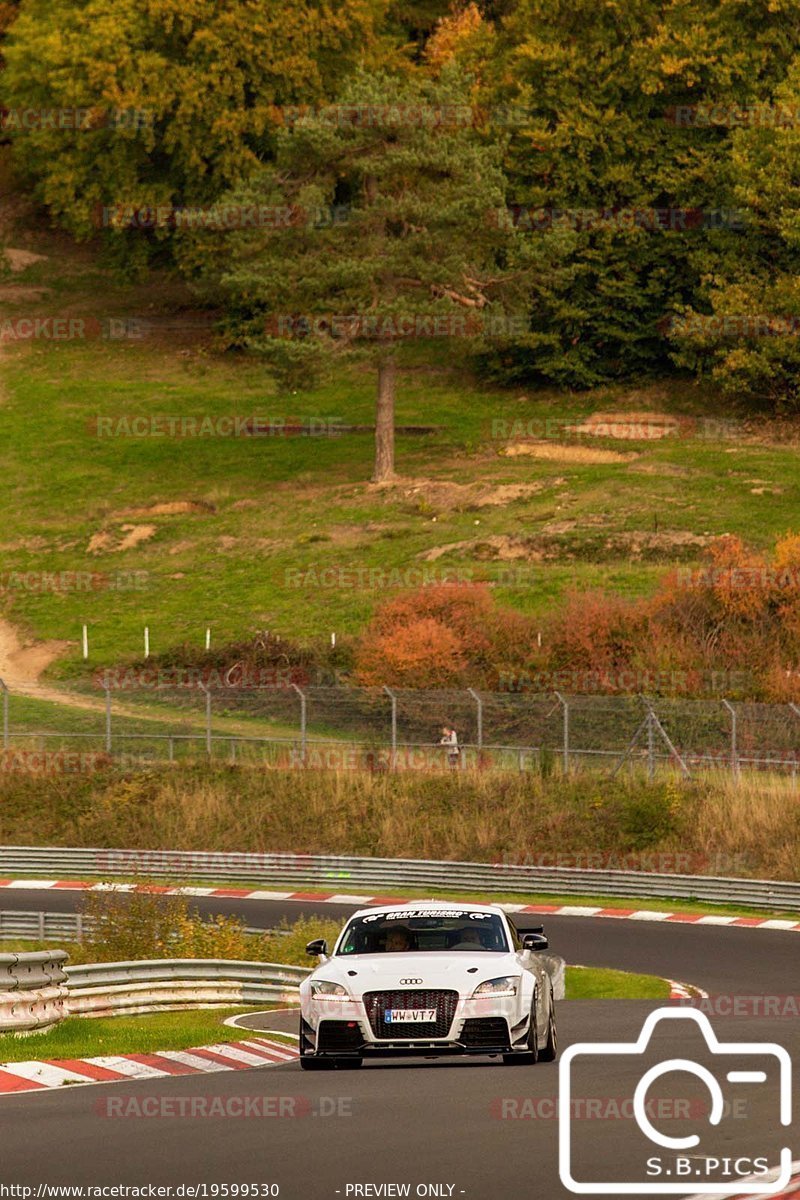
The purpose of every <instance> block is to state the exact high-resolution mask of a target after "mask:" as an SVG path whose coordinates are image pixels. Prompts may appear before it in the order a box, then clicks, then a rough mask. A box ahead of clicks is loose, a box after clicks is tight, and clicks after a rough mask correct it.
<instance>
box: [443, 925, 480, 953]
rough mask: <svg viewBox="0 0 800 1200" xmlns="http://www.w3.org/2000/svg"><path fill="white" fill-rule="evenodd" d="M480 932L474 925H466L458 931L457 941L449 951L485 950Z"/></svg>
mask: <svg viewBox="0 0 800 1200" xmlns="http://www.w3.org/2000/svg"><path fill="white" fill-rule="evenodd" d="M485 948H486V947H485V946H484V944H483V939H482V938H481V935H480V930H479V929H477V928H476V926H474V925H466V926H465V927H464V928H463V929H459V931H458V941H457V942H454V943H453V945H452V946H451V947H450V949H451V950H485Z"/></svg>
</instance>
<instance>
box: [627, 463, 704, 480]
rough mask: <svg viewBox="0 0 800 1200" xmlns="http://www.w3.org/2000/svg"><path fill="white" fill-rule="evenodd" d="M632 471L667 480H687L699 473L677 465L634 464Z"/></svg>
mask: <svg viewBox="0 0 800 1200" xmlns="http://www.w3.org/2000/svg"><path fill="white" fill-rule="evenodd" d="M631 471H633V472H635V474H637V475H661V476H663V477H666V478H675V479H686V478H687V477H688V476H691V475H698V474H699V472H698V471H695V470H693V469H692V468H691V467H679V466H678V465H677V463H633V465H632V466H631Z"/></svg>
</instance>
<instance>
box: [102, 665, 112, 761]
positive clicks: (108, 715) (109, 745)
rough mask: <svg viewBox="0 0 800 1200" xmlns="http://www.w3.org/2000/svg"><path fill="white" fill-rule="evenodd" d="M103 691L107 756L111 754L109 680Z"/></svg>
mask: <svg viewBox="0 0 800 1200" xmlns="http://www.w3.org/2000/svg"><path fill="white" fill-rule="evenodd" d="M103 690H104V692H105V694H106V754H110V753H111V688H110V687H109V686H108V678H106V681H105V683H104V684H103Z"/></svg>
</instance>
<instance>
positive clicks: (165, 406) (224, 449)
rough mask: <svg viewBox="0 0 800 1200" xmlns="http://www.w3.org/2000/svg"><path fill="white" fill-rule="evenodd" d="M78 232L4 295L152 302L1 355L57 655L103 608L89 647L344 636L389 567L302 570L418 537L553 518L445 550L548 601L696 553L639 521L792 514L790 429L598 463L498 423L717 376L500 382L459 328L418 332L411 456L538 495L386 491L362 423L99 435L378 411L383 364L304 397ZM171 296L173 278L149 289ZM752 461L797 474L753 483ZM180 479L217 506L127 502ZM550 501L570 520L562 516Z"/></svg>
mask: <svg viewBox="0 0 800 1200" xmlns="http://www.w3.org/2000/svg"><path fill="white" fill-rule="evenodd" d="M43 248H45V252H47V249H46V246H45V247H43ZM62 250H63V248H62V247H61V244H60V243H59V255H58V259H56V255H55V253H54V254H53V255H52V256H51V258H50V259H49V261H48V262H47V263H46V264H42V263H40V264H37V265H36V266H35V267H32V268H30V269H29V272H27V273H23V274H22V275H21V276H19V277H18V278H17V279H16V280H15V282H19V283H21V284H25V283H30V282H36V281H41V282H44V283H45V284H46V285H47V287H48V288H50V289H51V292H50V294H49V295H48V296H46V297H44V298H43V299H42V300H41V301H38V302H36V303H34V304H31V303H30V301H27V302H26V303H25V304H24V305H23V306H20V305H19V304H17V305H15V304H13V303H9V302H6V303H5V304H4V305H3V306H2V307H3V308H4V311H6V312H7V314H8V315H10V316H15V315H17V316H18V315H22V314H23V313H24V315H25V316H32V315H33V316H35V315H44V316H50V315H54V314H57V313H58V312H59V311H64V310H65V309H66V308H68V309H69V311H70V314H71V315H81V316H91V315H93V314H94V313H96V312H97V310H98V304H97V296H98V294H102V296H103V301H102V313H98V315H102V316H104V317H108V316H125V315H138V316H146V317H147V318H148V319H149V320H151V321H152V322H153V329H154V336H152V337H147V338H144V339H142V340H141V341H138V342H137V341H120V342H114V341H102V340H98V341H89V342H59V343H53V342H50V343H48V342H44V341H40V342H35V343H22V344H20V345H18V346H13V345H9V346H8V347H7V348H6V351H5V354H4V359H3V367H2V376H3V379H4V382H5V391H6V397H5V399H4V401H3V403H2V405H0V437H2V441H3V445H4V447H5V457H4V487H3V489H2V493H0V520H2V524H3V528H4V529H5V530H6V531H7V533H6V535H5V545H4V547H3V549H4V556H3V572H4V578H5V579H6V588H5V591H4V592H3V593H2V594H0V611H2V612H3V615H5V616H7V617H9V618H11V619H12V620H13V621H14V622H15V623H16V624H17V625H19V626H20V628H21V629H22V630H24V631H26V632H31V633H33V634H34V635H36V636H38V637H41V638H57V639H65V640H67V641H69V642H70V643H71V647H70V649H69V650H68V652H67V654H66V655H65V656H64V657H63V658H62V659H61V661H60V663H59V665H58V667H57V668H55V671H56V673H60V674H62V675H70V674H74V673H79V672H80V671H81V670H82V669H83V666H82V663H81V660H80V657H79V647H78V639H79V637H80V627H81V624H82V623H83V622H86V623H88V625H89V627H90V649H91V655H90V658H91V663H92V664H94V665H96V664H98V663H104V662H110V661H116V660H120V659H126V658H127V659H132V658H134V657H136V656H138V655H139V654H140V653H141V649H142V629H143V626H144V625H145V624H149V626H150V631H151V646H152V649H153V651H154V652H158V651H161V650H164V649H166V648H168V647H169V646H171V645H174V644H175V643H176V642H179V641H182V640H186V641H189V642H192V643H194V644H195V645H201V644H202V639H203V637H204V631H205V627H206V626H207V625H210V626H211V627H212V636H213V639H214V643H215V644H219V643H220V642H222V641H225V640H228V639H233V638H238V637H241V636H246V635H247V634H248V633H249V632H250V631H252V630H254V629H256V628H265V627H270V628H274V629H278V630H280V631H282V632H283V633H284V634H285V635H287V636H296V637H301V638H308V637H316V636H318V637H323V638H327V636H328V634H329V633H330V631H332V630H333V631H336V632H337V633H339V634H347V633H355V632H357V631H358V630H359V629H360V628H361V627H362V625H363V622H364V621H365V620H366V619H367V618H368V617H369V615H370V613H371V612H372V610H373V608H374V606H375V604H376V603H377V602H378V601H379V600H381V599H382V598H383V597H384V596H385V594H386V588H385V587H383V586H381V585H380V584H372V585H369V584H368V585H367V586H365V587H359V586H354V585H352V580H351V581H350V582H347V581H346V580H344V581H342V583H341V585H340V586H331V587H329V586H320V585H319V584H317V583H316V582H314V578H315V577H314V574H308V573H309V572H311V573H316V576H317V577H318V576H319V573H320V572H322V571H324V570H326V569H329V568H334V569H338V568H342V569H344V570H349V569H351V568H353V567H365V568H368V569H369V568H373V569H376V570H382V571H403V570H405V569H408V568H421V567H423V566H425V565H426V563H425V562H424V560H423V559H422V558H421V556H422V555H424V554H425V553H426V552H427V551H429V550H431V549H433V548H435V547H439V546H442V545H444V544H449V543H456V542H467V543H473V542H474V541H475V540H476V539H484V538H485V537H487V536H489V535H493V534H500V535H512V536H514V535H519V536H524V537H536V538H539V539H544V541H543V542H542V544H543V545H546V546H547V547H548V548H549V549H548V550H547V554H546V556H545V560H544V561H542V562H540V563H539V562H537V563H535V564H529V566H528V568H527V571H528V573H527V575H525V577H524V578H523V579H518V580H517V581H516V582H514V581H513V580H510V581H509V580H508V578H507V577H506V579H505V582H504V581H503V579H504V577H503V572H504V571H506V570H507V569H508V565H509V564H506V563H502V562H498V561H485V560H484V558H482V557H481V552H480V550H479V549H477V548H475V549H473V548H472V547H471V546H467V547H466V548H464V549H461V550H455V551H452V552H450V553H448V554H446V555H445V556H444V557H443V558H441V559H439V560H438V561H437V563H436V564H435V566H436V568H437V569H438V568H447V569H450V570H453V571H455V570H459V571H462V572H464V573H471V577H472V578H475V579H479V578H480V579H487V580H489V581H493V582H494V583H495V584H496V585H497V595H498V597H499V598H501V599H502V600H503V601H504V602H506V603H509V604H512V605H514V606H516V607H517V608H520V609H523V610H526V611H529V612H531V613H544V612H545V611H546V610H547V609H549V608H550V607H551V606H552V605H553V604H554V603H557V602H558V600H559V599H560V597H562V596H563V594H564V592H565V591H566V590H568V589H569V588H575V587H578V588H581V589H584V588H587V587H596V586H603V587H607V588H611V589H613V590H616V591H619V592H622V593H624V594H627V595H641V594H645V593H648V592H649V591H651V590H652V588H653V586H654V583H655V580H656V578H657V576H658V574H659V572H660V571H661V570H663V569H664V567H665V566H667V565H669V564H670V562H673V561H679V559H680V558H682V557H683V556H684V554H685V552H683V551H679V550H675V551H674V552H672V551H670V550H669V548H667V549H666V550H664V551H661V552H658V553H657V554H655V556H654V555H653V554H652V553H651V554H650V556H649V557H648V555H647V554H645V555H638V556H637V555H636V554H633V553H631V552H629V550H628V549H626V548H625V545H624V543H623V542H617V543H616V544H615V543H614V539H615V538H617V539H618V538H620V537H622V536H623V535H625V534H630V533H631V532H632V531H642V532H648V531H652V530H653V529H655V528H656V523H657V525H658V528H659V530H662V531H663V530H667V531H670V530H678V531H681V530H682V531H688V532H691V533H695V534H701V535H702V534H721V533H725V532H734V533H739V534H741V535H742V536H743V537H745V538H746V539H748V540H751V541H753V542H754V543H756V544H758V545H760V546H765V545H767V544H769V543H770V542H771V541H772V540H773V539H774V537H775V536H776V535H778V534H780V533H782V532H784V531H785V529H786V528H787V527H789V526H790V525H791V524H792V522H793V520H796V513H797V503H798V499H799V498H800V480H798V478H797V473H796V471H795V469H794V468H795V458H796V455H795V452H794V451H793V450H792V449H791V448H790V447H787V446H785V445H780V444H761V443H758V442H755V441H747V442H744V441H719V442H717V441H712V440H707V439H703V438H696V439H694V440H692V439H691V438H683V437H682V438H670V439H666V440H664V441H659V442H653V441H642V442H635V443H633V442H624V443H622V442H611V441H609V440H607V439H605V440H602V439H601V440H594V439H591V440H588V439H584V440H583V441H582V442H581V443H580V444H581V445H582V446H584V447H586V446H590V447H592V448H604V447H605V448H608V447H613V448H615V449H618V450H623V451H625V452H630V453H631V454H633V455H635V456H636V457H635V458H633V459H631V460H630V461H625V462H619V463H612V464H600V465H598V464H596V463H586V462H578V461H571V460H569V459H564V460H563V461H552V460H536V459H530V458H508V457H505V456H503V455H501V454H500V453H499V451H500V450H501V448H502V446H503V442H504V439H502V438H498V437H497V436H494V437H493V435H492V430H493V425H495V423H496V422H498V421H499V422H505V424H506V426H507V427H508V429H512V428H513V423H514V422H515V421H522V422H523V424H527V423H528V422H531V421H539V422H542V421H544V420H547V419H551V420H552V419H555V420H556V421H561V420H571V419H579V418H580V417H582V416H585V415H587V414H588V413H591V412H592V411H596V410H609V409H614V408H616V409H618V410H625V409H629V410H636V411H641V410H643V409H648V408H653V409H656V410H660V411H665V410H666V411H675V412H683V413H698V412H700V413H711V414H712V415H713V414H717V415H729V414H725V413H721V411H720V410H719V403H718V401H717V399H716V398H715V396H714V395H713V394H711V393H710V392H708V391H703V390H702V389H698V388H696V387H689V386H688V385H687V384H686V383H684V382H682V381H675V380H673V381H670V382H666V383H661V384H650V385H645V386H643V387H638V388H627V389H625V388H621V387H613V388H610V387H607V388H601V389H598V390H596V391H595V392H593V393H586V394H582V395H569V396H565V395H560V394H558V393H556V392H555V391H553V390H552V389H541V390H537V389H533V388H529V389H526V391H525V393H524V394H522V393H521V391H520V389H512V390H507V391H504V390H502V389H499V388H496V387H494V388H493V387H490V386H487V385H482V384H481V383H480V382H478V381H477V380H476V379H474V378H473V377H472V376H470V375H469V374H467V373H465V371H464V369H463V366H462V364H461V357H462V356H461V353H460V351H459V353H458V354H453V353H452V351H448V349H447V348H446V347H436V348H434V349H433V350H432V351H427V350H424V349H423V348H422V347H411V348H408V349H407V360H406V363H405V369H404V370H403V372H402V376H401V385H400V394H399V401H398V421H399V422H400V423H401V424H403V423H409V424H415V423H419V424H431V425H436V426H441V429H440V431H439V432H436V433H434V434H431V435H429V436H426V437H410V436H406V437H404V436H401V437H400V438H399V440H398V454H397V460H398V469H399V471H400V473H401V475H402V476H404V477H406V478H407V479H408V480H409V481H419V480H429V481H430V480H433V481H438V482H455V483H458V484H462V485H469V484H472V483H473V482H475V481H479V482H480V483H481V484H482V485H485V486H486V487H491V486H493V485H499V484H504V483H525V484H531V483H533V484H536V485H537V486H538V487H539V489H540V490H539V491H537V492H536V493H535V494H532V495H530V496H528V497H527V498H525V499H522V500H518V501H515V502H513V503H507V504H504V505H501V506H496V507H480V508H477V507H476V506H475V497H474V495H471V494H470V493H465V494H464V495H463V496H462V497H461V499H460V500H457V501H453V500H449V501H448V500H445V499H443V498H442V497H441V496H436V495H433V494H431V493H430V492H429V491H427V490H426V488H425V487H424V486H423V487H422V488H421V489H419V490H417V491H411V490H410V488H406V489H403V488H398V489H394V490H392V491H388V492H387V491H377V490H375V489H374V488H372V487H370V486H369V485H368V484H367V482H366V481H367V480H368V478H369V474H370V469H371V455H372V444H371V437H370V435H368V434H356V435H345V436H342V437H337V438H324V437H300V438H255V439H253V438H247V437H236V438H224V437H213V438H174V437H164V436H161V437H158V436H148V437H98V436H97V435H96V434H95V433H94V432H92V422H93V421H94V420H95V419H96V418H97V417H98V416H99V417H106V418H108V417H110V418H113V419H114V420H116V419H118V418H120V417H127V418H129V419H132V418H134V417H142V418H145V419H149V418H157V417H166V416H171V415H182V416H194V417H196V418H198V419H201V418H204V417H211V418H218V417H222V416H249V415H258V416H262V417H265V418H270V417H272V418H279V419H283V420H299V421H304V420H305V421H307V420H310V419H316V420H325V419H332V418H336V419H338V420H341V421H345V422H354V423H369V422H370V421H371V420H372V416H373V403H374V390H375V381H374V379H373V378H372V375H371V373H370V372H369V371H368V370H366V369H362V368H358V367H353V368H350V369H348V370H347V371H343V372H342V373H341V374H340V375H338V376H337V377H336V378H334V379H329V380H327V381H326V382H324V383H323V384H322V385H320V387H319V388H317V389H316V390H314V391H308V392H299V393H292V394H291V395H287V394H285V393H283V392H281V391H280V390H279V389H278V388H276V386H275V385H274V384H273V383H271V382H270V380H269V378H268V376H267V374H266V372H265V371H264V369H263V367H262V366H261V364H260V363H259V362H257V361H255V360H252V359H248V358H245V357H241V356H235V355H228V356H224V355H221V354H218V353H216V352H215V351H214V350H213V347H210V346H209V345H202V344H198V343H197V341H196V339H194V338H193V335H192V336H190V335H188V334H184V333H183V332H182V331H180V330H178V331H174V332H169V331H168V330H167V329H166V328H161V325H160V323H161V322H162V321H163V320H165V319H168V318H169V316H170V305H172V306H174V305H175V304H176V302H177V301H179V300H181V299H185V297H182V296H181V295H179V294H178V293H179V292H180V288H178V287H176V285H174V284H171V285H169V287H167V288H166V289H165V291H164V292H163V293H162V292H161V291H160V290H154V288H153V286H150V287H149V288H147V289H146V288H142V287H138V288H137V287H132V286H122V285H121V284H118V283H115V282H114V281H113V280H110V279H107V278H105V277H104V276H103V274H102V272H101V271H100V270H99V268H98V267H97V266H96V264H94V263H93V262H92V261H91V259H90V257H88V258H87V255H86V253H85V252H80V253H78V252H76V253H75V255H74V256H73V257H72V258H70V256H69V255H67V256H66V257H65V256H64V255H63V253H62ZM154 294H158V295H159V296H160V297H161V298H159V299H158V300H155V301H154V300H153V298H152V297H153V295H154ZM676 473H677V474H676ZM754 480H766V481H767V482H768V483H775V484H778V485H779V487H780V488H781V489H782V490H781V491H780V492H779V494H775V495H773V494H770V493H769V492H767V493H765V494H764V495H761V496H756V495H754V494H753V493H752V490H751V489H752V487H753V486H754V482H753V481H754ZM170 501H193V502H197V503H198V504H199V505H201V507H200V508H199V509H198V510H197V511H194V512H189V513H183V514H179V515H173V516H148V515H141V516H137V515H133V514H132V513H131V512H130V510H135V509H143V508H147V507H148V506H149V505H152V504H156V503H164V502H170ZM554 521H555V522H559V523H563V522H565V521H566V522H569V523H570V524H569V527H568V528H566V529H561V531H559V532H553V531H551V530H550V525H551V523H552V522H554ZM124 524H131V525H135V524H146V525H150V526H153V527H154V532H153V534H152V536H151V537H149V538H148V539H147V540H145V541H142V542H140V543H139V544H138V545H137V546H135V547H132V548H130V549H127V550H123V551H119V550H115V549H113V547H114V546H116V545H117V544H118V543H119V540H120V538H121V537H122V528H121V527H122V526H123V525H124ZM100 533H106V534H108V536H109V538H110V539H111V543H110V548H106V549H99V550H98V551H97V552H95V553H90V552H89V549H88V547H89V544H90V541H91V539H92V538H93V537H94V536H95V535H97V534H100ZM609 539H611V546H610V548H609V545H608V541H609ZM615 545H616V548H615ZM692 554H694V556H695V558H696V557H697V555H696V553H695V552H694V551H692ZM427 565H428V566H429V569H430V567H431V566H432V565H433V564H427ZM28 571H33V572H39V571H48V572H60V571H82V572H95V573H99V574H100V575H102V576H103V577H105V576H114V575H115V574H116V572H118V571H119V572H122V573H125V576H126V578H127V579H128V580H129V581H130V580H131V579H133V578H134V577H133V576H132V575H131V573H134V572H141V573H142V574H141V575H140V576H138V577H136V578H137V579H138V581H139V584H140V587H138V588H137V587H132V588H128V589H122V590H116V589H110V588H104V587H100V588H99V589H97V588H92V589H90V590H88V591H86V590H83V591H80V590H78V591H66V592H55V593H54V592H53V591H44V592H37V591H32V590H26V589H25V588H24V587H19V586H17V585H13V586H11V587H9V586H8V583H7V577H8V573H10V572H28ZM293 572H294V575H293V574H292V573H293ZM298 578H299V580H300V582H299V583H298Z"/></svg>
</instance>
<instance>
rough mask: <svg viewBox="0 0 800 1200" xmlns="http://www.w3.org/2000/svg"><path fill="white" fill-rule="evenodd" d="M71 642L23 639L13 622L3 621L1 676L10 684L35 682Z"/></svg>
mask: <svg viewBox="0 0 800 1200" xmlns="http://www.w3.org/2000/svg"><path fill="white" fill-rule="evenodd" d="M68 647H69V642H34V641H23V639H22V638H21V637H20V635H19V634H18V633H17V631H16V629H15V628H14V626H13V625H10V624H9V623H8V621H0V679H2V680H3V682H4V683H5V684H6V686H7V687H10V688H14V687H19V686H20V684H26V683H35V682H36V680H37V679H38V678H39V676H40V675H41V674H42V672H43V671H44V670H46V668H47V667H49V666H50V663H51V662H54V661H55V659H57V658H58V657H59V655H61V654H63V653H64V651H65V650H66V649H67V648H68Z"/></svg>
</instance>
